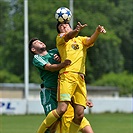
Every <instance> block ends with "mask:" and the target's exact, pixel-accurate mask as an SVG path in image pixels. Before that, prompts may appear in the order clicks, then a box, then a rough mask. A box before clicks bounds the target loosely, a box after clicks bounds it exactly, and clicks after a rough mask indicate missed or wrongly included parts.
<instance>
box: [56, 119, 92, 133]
mask: <svg viewBox="0 0 133 133" xmlns="http://www.w3.org/2000/svg"><path fill="white" fill-rule="evenodd" d="M71 121H72V117H62V120H61V121H60V123H59V124H58V126H57V129H56V133H69V126H70V123H71ZM85 126H90V123H89V121H88V120H87V119H86V118H85V117H83V119H82V122H81V124H80V128H79V132H80V130H81V129H82V128H84V127H85Z"/></svg>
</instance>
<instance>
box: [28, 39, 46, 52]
mask: <svg viewBox="0 0 133 133" xmlns="http://www.w3.org/2000/svg"><path fill="white" fill-rule="evenodd" d="M45 50H46V45H45V44H44V43H43V42H41V41H40V40H39V39H38V38H32V39H31V40H30V41H29V51H30V52H31V53H32V54H40V53H41V52H43V51H45Z"/></svg>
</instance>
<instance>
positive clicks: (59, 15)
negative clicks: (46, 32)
mask: <svg viewBox="0 0 133 133" xmlns="http://www.w3.org/2000/svg"><path fill="white" fill-rule="evenodd" d="M71 17H72V13H71V11H70V10H69V9H68V8H66V7H60V8H59V9H57V11H56V12H55V18H56V20H57V21H58V22H61V23H62V22H69V21H70V20H71Z"/></svg>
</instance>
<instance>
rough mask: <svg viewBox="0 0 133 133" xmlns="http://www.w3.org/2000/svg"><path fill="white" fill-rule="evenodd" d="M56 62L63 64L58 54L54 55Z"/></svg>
mask: <svg viewBox="0 0 133 133" xmlns="http://www.w3.org/2000/svg"><path fill="white" fill-rule="evenodd" d="M54 60H56V61H57V62H61V58H60V56H59V55H57V54H54Z"/></svg>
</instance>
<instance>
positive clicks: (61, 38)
mask: <svg viewBox="0 0 133 133" xmlns="http://www.w3.org/2000/svg"><path fill="white" fill-rule="evenodd" d="M65 35H66V34H65V33H61V34H58V35H57V37H56V46H58V45H62V44H65V40H64V37H65Z"/></svg>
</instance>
